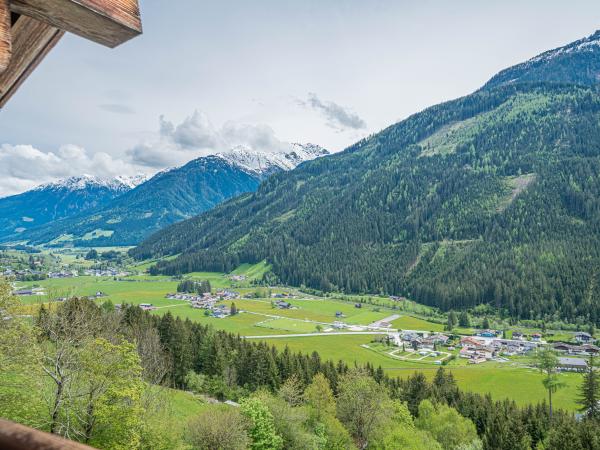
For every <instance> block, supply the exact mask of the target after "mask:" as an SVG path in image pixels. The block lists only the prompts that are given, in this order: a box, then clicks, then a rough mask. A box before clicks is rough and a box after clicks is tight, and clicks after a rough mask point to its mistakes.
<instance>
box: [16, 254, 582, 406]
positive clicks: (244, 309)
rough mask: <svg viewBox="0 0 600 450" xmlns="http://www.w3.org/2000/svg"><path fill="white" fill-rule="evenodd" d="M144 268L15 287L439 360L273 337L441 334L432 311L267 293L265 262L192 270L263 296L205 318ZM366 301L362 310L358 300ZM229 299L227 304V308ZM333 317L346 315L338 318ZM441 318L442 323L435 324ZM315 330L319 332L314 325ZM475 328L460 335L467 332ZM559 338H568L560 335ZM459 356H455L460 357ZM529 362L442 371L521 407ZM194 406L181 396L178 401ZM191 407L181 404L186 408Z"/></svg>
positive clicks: (429, 369)
mask: <svg viewBox="0 0 600 450" xmlns="http://www.w3.org/2000/svg"><path fill="white" fill-rule="evenodd" d="M142 267H143V266H139V265H138V266H135V267H134V268H132V271H133V272H135V273H136V274H135V275H131V276H128V277H125V278H124V279H123V280H115V279H113V278H108V277H90V276H81V277H76V278H65V279H48V280H43V281H37V282H30V283H18V287H19V288H25V287H34V286H35V287H40V288H43V289H44V290H45V292H46V295H45V296H30V297H29V296H28V297H22V298H21V300H22V301H23V303H24V304H25V305H28V306H26V308H27V309H28V310H29V311H30V312H31V313H34V312H35V309H36V308H37V305H39V304H42V303H45V302H49V301H52V300H53V299H56V298H58V297H67V296H91V295H95V294H96V293H97V292H102V293H104V294H106V297H102V298H100V299H98V300H97V301H98V302H100V303H102V302H104V301H106V300H110V301H111V302H112V303H114V304H125V303H127V304H134V305H137V304H140V303H151V304H153V305H154V306H156V307H157V309H156V310H154V311H152V314H157V315H162V314H165V313H166V312H170V313H171V314H173V315H174V316H175V317H180V318H181V319H189V320H192V321H195V322H198V323H202V324H205V325H211V326H213V327H214V328H215V329H219V330H224V331H227V332H231V333H235V334H239V335H241V336H261V338H260V339H265V341H266V342H268V343H269V344H272V345H274V346H276V347H277V348H280V349H283V348H285V347H286V346H287V347H289V348H290V349H291V350H293V351H299V352H305V353H311V352H313V351H317V352H318V353H319V354H320V355H321V357H322V358H325V359H333V360H339V359H342V360H344V361H346V362H347V363H349V364H354V363H357V364H366V363H367V362H368V363H371V364H372V365H374V366H376V367H377V366H381V367H382V368H384V370H385V371H386V372H387V373H388V374H390V375H392V376H400V377H406V376H408V375H410V374H411V373H413V372H415V371H421V372H423V373H424V374H425V375H426V376H427V377H432V376H433V374H434V373H435V371H436V370H437V368H438V367H439V365H436V364H434V362H435V360H436V359H439V358H435V357H425V358H423V359H420V360H419V358H418V356H416V355H415V356H411V357H410V358H408V359H410V360H404V359H402V358H398V357H393V356H390V355H388V354H387V352H389V351H390V350H392V349H393V348H390V347H386V346H383V345H381V344H378V343H375V342H373V341H374V340H375V339H376V338H377V337H378V335H377V334H372V335H364V334H361V335H351V334H341V333H339V332H337V330H336V332H331V335H328V336H317V335H316V336H308V337H292V336H290V337H283V338H282V337H277V338H269V337H268V336H272V335H287V334H290V335H291V334H310V333H315V332H317V331H319V330H321V331H322V330H324V329H327V328H329V327H330V325H331V324H333V323H334V322H336V321H341V322H344V323H346V324H348V325H369V324H371V323H373V322H375V321H378V320H382V319H385V318H388V317H390V316H392V315H398V316H400V317H398V318H396V319H394V320H393V321H392V322H391V323H392V327H393V328H398V329H405V330H421V331H432V332H440V331H443V330H444V325H443V324H441V323H439V321H437V322H433V321H429V320H427V319H426V316H424V314H431V311H430V310H428V309H427V307H422V306H420V305H417V304H414V303H412V302H408V301H407V302H404V303H403V304H402V305H401V306H398V304H397V303H395V302H392V301H390V300H389V299H387V298H381V297H360V296H354V297H352V296H339V297H336V296H332V295H330V296H328V297H315V296H313V295H308V294H303V293H302V292H300V291H297V290H295V289H292V288H286V287H273V288H264V287H260V286H256V285H254V282H255V281H256V280H260V279H262V276H263V274H264V273H265V271H267V270H268V269H269V267H268V266H267V265H266V264H264V263H261V264H256V265H243V266H241V267H239V268H238V269H236V270H235V271H234V272H232V273H231V274H224V273H213V272H195V273H190V274H187V275H186V276H185V277H184V278H189V279H194V280H209V281H210V283H211V286H212V288H213V289H223V288H229V289H233V290H235V291H237V292H239V293H240V294H241V295H242V296H244V295H246V294H253V295H254V296H256V295H258V296H260V298H252V299H247V298H240V299H236V300H234V303H235V304H236V307H237V309H238V311H240V313H239V314H237V315H234V316H231V317H226V318H223V319H218V318H214V317H210V316H209V315H207V313H206V311H205V310H203V309H194V308H192V307H191V306H190V305H189V304H188V303H187V302H185V301H180V300H172V299H167V298H165V296H166V294H167V293H169V292H175V291H176V289H177V284H178V282H179V280H176V279H172V278H170V277H165V276H157V277H154V276H150V275H146V274H140V269H141V268H142ZM233 275H239V276H243V277H244V279H243V280H237V281H236V280H232V278H231V277H232V276H233ZM273 293H290V294H292V295H293V296H294V298H290V299H284V300H285V301H287V302H289V303H290V304H291V308H289V309H279V308H277V307H276V306H275V304H274V303H275V300H276V299H274V298H271V295H272V294H273ZM360 301H364V302H365V303H362V305H361V307H360V308H358V307H356V303H357V302H360ZM230 303H231V302H227V306H229V304H230ZM336 313H341V317H337V316H336ZM436 320H439V319H436ZM317 326H318V327H317ZM471 331H472V330H468V329H466V330H458V332H463V333H469V332H471ZM556 337H568V335H566V334H565V335H564V336H563V335H562V334H557V336H556ZM455 353H456V352H455ZM528 363H529V361H528V360H527V359H526V358H515V359H514V360H511V361H509V362H507V363H495V362H487V363H484V364H481V365H469V364H467V362H466V360H464V359H460V358H457V359H454V360H452V361H450V362H449V363H448V364H447V365H446V366H444V367H445V368H447V369H448V370H450V371H452V373H453V374H454V376H455V378H456V380H457V382H458V384H459V386H461V387H462V388H464V389H466V390H470V391H474V392H478V393H490V394H491V395H492V397H494V398H496V399H503V398H510V399H513V400H515V401H516V402H517V403H519V404H521V405H524V404H527V403H531V402H539V401H543V400H544V399H545V396H546V394H545V391H544V388H543V386H542V383H541V375H540V374H539V373H538V372H537V371H535V370H533V369H528V368H527V367H526V365H527V364H528ZM561 380H562V381H563V382H564V383H565V387H564V388H563V389H560V390H559V391H558V392H557V393H556V395H555V401H556V405H557V406H558V407H561V408H566V409H569V410H575V409H576V407H577V405H576V403H575V401H576V398H577V388H578V385H579V383H580V381H581V375H579V374H563V375H561ZM186 401H192V403H193V404H194V405H196V403H197V402H196V401H195V400H193V399H190V398H188V397H182V398H181V403H182V404H185V402H186ZM186 407H187V406H184V407H183V409H185V408H186Z"/></svg>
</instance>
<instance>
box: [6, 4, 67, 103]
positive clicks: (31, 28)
mask: <svg viewBox="0 0 600 450" xmlns="http://www.w3.org/2000/svg"><path fill="white" fill-rule="evenodd" d="M63 34H64V31H61V30H59V29H57V28H55V27H53V26H50V25H48V24H47V23H44V22H40V21H39V20H36V19H32V18H31V17H25V16H21V17H19V18H18V19H17V21H16V22H15V24H14V25H13V27H12V49H13V53H12V58H11V61H10V64H9V65H8V67H7V69H6V70H5V71H4V72H2V73H0V108H2V107H3V106H4V105H5V104H6V102H7V101H8V99H9V98H10V97H11V96H12V95H13V94H14V93H15V91H16V90H17V89H18V87H19V86H20V85H21V84H22V83H23V81H25V79H26V78H27V77H28V76H29V75H30V74H31V72H33V70H34V69H35V68H36V67H37V65H38V64H39V63H40V62H41V61H42V60H43V59H44V57H45V56H46V55H47V54H48V52H49V51H50V50H51V49H52V47H54V46H55V45H56V43H57V42H58V41H59V40H60V38H61V37H62V36H63Z"/></svg>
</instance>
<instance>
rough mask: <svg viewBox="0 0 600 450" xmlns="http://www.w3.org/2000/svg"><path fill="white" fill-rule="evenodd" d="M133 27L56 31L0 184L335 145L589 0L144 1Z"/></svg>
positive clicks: (573, 21)
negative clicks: (125, 32)
mask: <svg viewBox="0 0 600 450" xmlns="http://www.w3.org/2000/svg"><path fill="white" fill-rule="evenodd" d="M140 7H141V11H142V21H143V27H144V33H143V35H141V36H139V37H137V38H135V39H133V40H131V41H129V42H127V43H125V44H123V45H122V46H120V47H118V48H116V49H108V48H105V47H102V46H100V45H98V44H94V43H92V42H89V41H86V40H85V39H82V38H79V37H77V36H74V35H67V36H65V37H64V38H63V40H62V41H61V42H60V43H59V44H58V46H57V47H56V48H55V49H54V50H53V51H52V52H51V53H50V54H49V56H48V57H47V58H46V59H45V60H44V61H43V63H42V64H41V65H40V67H39V68H38V69H37V70H36V71H35V72H34V73H33V75H32V76H31V77H30V78H29V79H28V80H27V81H26V82H25V83H24V85H23V86H22V87H21V89H20V90H19V91H18V92H17V94H16V95H15V96H14V97H13V98H12V99H11V100H10V102H9V103H8V105H7V106H6V107H5V108H4V109H3V110H2V111H0V196H6V195H12V194H16V193H19V192H22V191H25V190H27V189H30V188H31V187H33V186H35V185H38V184H41V183H45V182H50V181H55V180H57V179H59V178H64V177H67V176H73V175H81V174H84V173H85V174H91V175H97V176H101V177H109V176H114V175H133V174H138V173H147V174H152V173H154V172H156V171H158V170H161V169H164V168H167V167H172V166H177V165H181V164H184V163H185V162H187V161H189V160H191V159H193V158H195V157H198V156H203V155H206V154H210V153H215V152H221V151H226V150H228V149H229V148H231V147H234V146H238V145H242V146H245V147H248V148H251V149H254V150H257V151H266V152H275V151H282V150H284V149H285V148H286V146H287V143H290V142H300V143H307V142H310V143H314V144H319V145H321V146H323V147H325V148H327V149H328V150H330V151H332V152H337V151H341V150H343V149H344V148H345V147H347V146H349V145H350V144H352V143H353V142H355V141H357V140H359V139H361V138H363V137H365V136H367V135H369V134H372V133H376V132H377V131H379V130H381V129H383V128H385V127H387V126H389V125H391V124H393V123H396V122H398V121H400V120H402V119H404V118H406V117H408V116H409V115H411V114H413V113H415V112H418V111H420V110H422V109H424V108H426V107H428V106H431V105H434V104H437V103H440V102H443V101H446V100H451V99H453V98H457V97H460V96H463V95H466V94H469V93H471V92H473V91H474V90H476V89H477V88H479V87H480V86H482V85H483V84H484V83H485V82H486V81H487V80H488V79H489V78H491V77H492V76H493V75H494V74H495V73H497V72H498V71H500V70H502V69H504V68H506V67H509V66H511V65H514V64H517V63H519V62H522V61H524V60H527V59H529V58H531V57H533V56H535V55H536V54H539V53H541V52H542V51H545V50H548V49H551V48H555V47H559V46H562V45H565V44H567V43H569V42H571V41H574V40H577V39H579V38H582V37H584V36H588V35H590V34H592V33H593V32H594V31H596V29H598V28H600V2H598V1H597V0H569V1H568V2H567V1H564V0H527V1H523V0H501V1H500V0H489V1H488V0H486V1H481V0H453V1H448V0H418V1H417V0H414V1H408V0H368V1H364V0H255V1H248V0H219V1H216V2H215V1H206V0H169V1H165V0H140Z"/></svg>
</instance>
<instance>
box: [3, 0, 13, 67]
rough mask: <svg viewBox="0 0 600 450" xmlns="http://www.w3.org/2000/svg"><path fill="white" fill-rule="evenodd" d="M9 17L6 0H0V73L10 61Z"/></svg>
mask: <svg viewBox="0 0 600 450" xmlns="http://www.w3.org/2000/svg"><path fill="white" fill-rule="evenodd" d="M10 28H11V17H10V8H9V6H8V0H0V73H1V72H4V71H5V70H6V68H7V67H8V64H9V63H10V55H11V53H12V50H11V48H12V45H11V31H10Z"/></svg>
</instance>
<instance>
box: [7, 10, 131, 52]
mask: <svg viewBox="0 0 600 450" xmlns="http://www.w3.org/2000/svg"><path fill="white" fill-rule="evenodd" d="M10 7H11V9H12V10H13V11H14V12H16V13H19V14H23V15H26V16H30V17H33V18H35V19H38V20H40V21H42V22H47V23H48V24H50V25H52V26H54V27H56V28H59V29H61V30H64V31H68V32H70V33H74V34H77V35H79V36H82V37H84V38H86V39H90V40H92V41H94V42H97V43H99V44H102V45H106V46H107V47H111V48H113V47H116V46H117V45H119V44H122V43H124V42H126V41H128V40H129V39H131V38H133V37H135V36H137V35H139V34H141V33H142V21H141V18H140V9H139V4H138V0H11V1H10Z"/></svg>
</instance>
